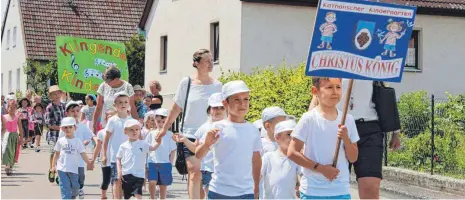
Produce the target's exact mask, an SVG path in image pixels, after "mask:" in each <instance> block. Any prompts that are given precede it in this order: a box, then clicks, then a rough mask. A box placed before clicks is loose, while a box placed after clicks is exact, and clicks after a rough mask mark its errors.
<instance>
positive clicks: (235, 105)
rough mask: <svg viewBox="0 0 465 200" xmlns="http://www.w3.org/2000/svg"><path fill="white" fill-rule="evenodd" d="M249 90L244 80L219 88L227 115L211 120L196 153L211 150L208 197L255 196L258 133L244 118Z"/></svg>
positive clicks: (248, 197) (258, 155)
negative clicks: (224, 118) (211, 125)
mask: <svg viewBox="0 0 465 200" xmlns="http://www.w3.org/2000/svg"><path fill="white" fill-rule="evenodd" d="M249 92H250V90H249V89H248V87H247V85H246V84H245V83H244V82H243V81H231V82H228V83H226V84H225V85H224V86H223V88H222V94H223V106H224V107H225V108H226V109H227V111H228V118H227V119H226V120H222V121H219V122H215V123H214V124H213V128H214V129H213V130H211V131H209V132H208V133H207V134H204V136H203V138H202V139H201V141H200V145H199V146H198V147H197V149H196V152H195V156H196V157H197V158H198V159H201V158H203V157H204V156H205V155H206V154H207V153H208V151H210V149H211V151H212V152H213V157H214V166H213V171H214V173H213V175H212V180H211V181H210V186H209V192H208V199H253V198H258V194H259V181H260V169H261V165H262V161H261V157H260V152H261V151H262V143H261V141H260V134H259V132H258V130H257V128H255V127H254V126H253V125H252V124H251V123H249V122H247V121H246V120H245V115H246V114H247V112H248V111H249V99H250V96H249Z"/></svg>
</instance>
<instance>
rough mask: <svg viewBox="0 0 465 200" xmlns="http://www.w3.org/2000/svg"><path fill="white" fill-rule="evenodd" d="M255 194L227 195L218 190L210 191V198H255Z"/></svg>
mask: <svg viewBox="0 0 465 200" xmlns="http://www.w3.org/2000/svg"><path fill="white" fill-rule="evenodd" d="M254 197H255V195H254V194H244V195H241V196H234V197H231V196H226V195H222V194H218V193H216V192H212V191H208V199H254Z"/></svg>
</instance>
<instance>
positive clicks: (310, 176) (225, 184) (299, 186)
mask: <svg viewBox="0 0 465 200" xmlns="http://www.w3.org/2000/svg"><path fill="white" fill-rule="evenodd" d="M203 53H204V54H209V53H208V51H204V52H203ZM195 55H196V54H195ZM195 55H194V58H195ZM197 56H199V55H198V54H197ZM204 58H208V59H211V56H210V57H208V56H203V57H202V56H200V57H199V58H198V59H197V60H199V61H202V59H204ZM202 62H203V61H202ZM205 65H206V66H207V65H208V63H206V64H205ZM195 66H197V67H198V68H197V70H199V71H201V70H203V67H204V66H202V65H201V64H199V65H195ZM206 71H207V70H206ZM112 73H117V72H112ZM199 73H207V74H208V72H199ZM188 80H189V82H190V78H189V79H185V80H183V81H182V83H181V84H180V85H181V87H180V88H181V89H179V88H178V91H179V92H180V93H182V94H179V95H180V96H177V97H176V98H178V99H177V100H176V101H177V102H178V103H176V104H175V106H174V108H175V109H176V112H174V113H175V114H177V115H179V112H181V110H182V109H181V108H183V107H184V104H185V103H188V102H190V101H188V100H187V99H186V98H187V97H188V95H189V90H188V89H187V90H186V88H184V86H182V85H183V84H187V83H188V82H187V81H188ZM193 81H194V79H193ZM209 81H210V83H213V84H215V86H214V87H211V89H212V91H208V95H207V94H206V93H204V92H205V91H203V90H205V88H207V89H208V88H209V87H210V86H209V85H195V84H197V83H194V82H192V83H191V84H192V86H193V87H194V91H192V92H198V93H199V94H195V93H194V97H197V96H195V95H207V96H206V97H205V96H202V97H198V98H199V100H198V102H197V104H198V105H197V104H196V105H195V106H198V107H191V108H190V109H195V113H192V110H191V111H190V112H191V113H190V114H189V115H190V116H188V117H190V119H189V120H193V118H195V117H196V114H197V113H198V114H199V116H201V117H202V120H203V122H202V123H203V124H202V125H201V126H200V127H199V128H196V129H195V132H192V131H193V130H194V129H188V131H191V132H192V133H190V134H183V133H178V132H174V130H172V129H170V128H168V129H166V128H167V127H170V124H171V123H172V121H171V120H173V119H174V117H172V118H173V119H171V118H170V115H171V114H170V113H173V111H172V110H168V109H166V108H164V107H162V108H157V109H148V108H151V107H147V106H146V105H144V100H145V99H148V98H145V97H146V93H147V91H146V89H144V88H143V87H142V86H139V85H137V86H136V87H134V92H131V90H132V86H131V85H125V86H126V87H125V88H127V89H128V91H129V93H128V92H127V91H126V90H122V91H119V92H115V93H114V94H113V96H108V95H109V94H106V96H105V97H104V98H110V99H111V101H112V105H108V104H109V103H108V99H102V96H99V97H97V96H95V95H93V94H86V95H85V96H84V95H83V96H82V97H84V102H85V105H83V104H81V103H80V102H79V101H77V100H72V99H66V101H64V102H66V103H64V102H62V98H61V97H62V93H63V91H62V90H61V89H60V88H59V86H50V88H49V90H48V91H49V92H48V97H49V100H50V103H49V104H48V105H47V106H46V108H44V106H42V104H31V102H30V101H29V100H28V99H27V98H21V99H20V100H19V101H17V99H16V97H15V96H14V95H7V96H6V98H5V101H6V103H7V104H6V105H7V108H6V114H4V115H2V138H3V140H2V164H3V165H5V172H6V174H7V175H8V176H11V175H12V174H13V170H14V165H15V163H17V162H18V157H19V153H18V151H19V150H20V149H21V148H18V147H21V146H23V145H25V146H24V147H25V148H26V147H27V148H31V147H33V146H35V149H34V150H35V151H36V152H38V153H40V150H41V146H40V144H41V141H42V140H41V137H42V136H45V135H47V141H48V144H49V146H51V149H52V151H51V153H52V160H51V163H50V170H49V171H50V172H49V175H48V176H49V177H48V178H49V181H50V182H56V183H57V184H58V185H59V191H60V195H61V198H63V199H74V198H80V199H84V198H85V196H86V193H85V192H84V190H88V189H89V190H90V188H88V187H90V186H89V183H86V181H85V179H86V174H87V176H89V173H92V175H95V173H97V172H98V173H101V174H99V175H98V180H99V182H98V187H99V192H98V194H92V195H99V196H100V197H99V198H101V199H108V198H112V199H122V198H124V199H130V198H136V199H142V198H143V197H144V198H150V199H157V198H160V199H166V198H172V196H170V192H173V191H174V189H170V188H172V185H173V184H179V182H177V183H176V180H174V179H175V175H176V174H177V173H178V172H177V171H176V170H177V168H175V167H174V166H175V163H177V155H178V156H179V153H181V154H182V155H190V158H188V157H185V158H184V159H185V160H184V162H182V163H183V164H184V165H185V168H186V169H192V168H191V167H192V166H191V165H192V164H193V163H194V164H195V163H196V162H197V161H196V160H198V162H199V169H200V172H201V173H200V174H201V179H200V182H201V187H200V188H197V187H196V186H195V187H194V186H188V183H187V182H186V181H181V184H185V186H184V187H183V190H185V191H186V192H187V191H189V192H187V193H188V194H189V193H190V194H189V196H197V195H198V196H199V198H200V199H257V198H260V199H296V198H301V199H350V198H351V195H350V194H351V193H350V172H349V163H354V162H355V161H356V160H357V156H358V149H357V141H358V140H359V136H358V132H357V128H356V125H355V120H354V118H353V117H352V116H351V115H350V114H348V115H347V116H346V121H345V123H344V125H341V119H342V111H340V110H338V109H337V107H336V106H337V104H338V103H339V102H340V101H341V96H342V89H341V88H342V81H341V79H339V78H326V77H313V78H312V83H313V86H311V93H312V94H308V95H312V96H313V101H312V104H314V105H313V106H310V107H311V108H310V109H309V111H308V112H306V113H304V114H303V115H302V116H298V117H297V118H298V119H299V120H298V121H296V117H293V116H290V115H288V114H287V113H286V111H285V109H283V108H281V107H279V105H267V107H265V108H264V109H263V110H262V111H261V118H260V120H258V121H256V122H255V123H253V124H252V123H251V122H249V121H247V119H246V115H247V114H248V112H249V108H250V105H251V104H253V101H251V94H253V93H254V92H255V91H253V90H250V89H249V87H248V86H247V85H246V83H245V82H244V81H241V80H234V81H229V82H225V83H224V85H222V84H221V83H219V82H217V80H215V79H212V80H209ZM157 83H158V82H157ZM124 84H126V82H124ZM127 84H129V83H127ZM155 85H156V84H155ZM197 86H198V87H199V88H200V86H202V88H201V89H198V88H195V87H197ZM150 87H154V85H153V84H152V85H151V86H150ZM158 88H161V87H158ZM219 88H220V89H221V90H220V91H218V90H219ZM134 95H136V98H135V101H131V100H130V99H131V98H133V96H134ZM189 96H191V97H192V96H193V95H192V93H191V95H189ZM194 100H195V101H197V100H196V99H194ZM194 100H192V101H194ZM98 101H100V102H105V103H106V104H107V105H106V106H107V107H106V109H105V110H104V112H103V113H104V114H103V115H102V116H101V117H95V116H93V115H94V110H95V108H96V105H97V104H98V103H97V102H98ZM131 102H132V103H134V104H136V105H130V104H131ZM179 102H181V103H179ZM309 103H310V102H309ZM188 104H192V102H191V103H188ZM200 104H202V105H200ZM131 108H136V109H138V112H137V115H136V116H139V118H137V119H136V118H133V116H131V114H132V112H131V111H130V109H131ZM184 108H185V107H184ZM200 108H202V110H200ZM178 111H179V112H178ZM201 112H202V113H201ZM177 115H176V116H177ZM204 115H205V116H206V118H204ZM99 116H100V114H99ZM92 119H97V120H98V122H97V123H99V124H98V127H101V129H99V130H97V132H96V133H93V132H92V131H93V129H92V126H91V125H92V124H93V123H92ZM195 120H197V121H198V120H200V119H195ZM30 123H32V124H33V126H32V127H31V126H29V124H30ZM196 123H197V122H196ZM199 123H200V122H199ZM45 133H47V134H45ZM23 135H24V139H23ZM32 137H35V144H34V145H33V144H32V143H31V139H32ZM191 137H193V138H191ZM338 139H341V140H342V142H341V146H340V147H341V148H340V149H341V150H340V151H339V156H338V160H337V165H336V166H333V156H334V154H335V149H336V148H335V146H336V143H337V140H338ZM92 142H94V143H95V146H93V145H92ZM178 144H182V145H184V146H183V147H182V148H178ZM42 145H44V144H42ZM91 146H93V147H94V148H93V149H92V148H91ZM26 150H27V149H26ZM26 150H23V151H26ZM91 151H92V152H91ZM178 151H181V152H178ZM186 152H187V153H188V154H186ZM90 153H92V154H90ZM88 154H89V156H87V155H88ZM47 159H48V157H47ZM187 160H190V161H189V162H187ZM96 163H99V164H100V168H101V170H100V169H99V170H96V171H95V172H89V171H90V170H94V166H95V164H96ZM186 163H187V164H186ZM173 168H174V169H173ZM45 170H47V169H45ZM178 171H179V170H178ZM191 173H196V172H191ZM186 175H187V173H186ZM195 176H197V175H195ZM88 178H89V177H88ZM190 178H191V179H189V180H191V181H192V180H194V179H192V177H190ZM52 184H55V183H52ZM189 184H197V183H196V182H189ZM170 186H171V187H170ZM96 187H97V186H96ZM146 188H148V190H146ZM188 188H189V189H188ZM192 188H195V189H196V190H195V194H192V192H194V191H193V190H192ZM197 189H198V191H197ZM170 190H172V191H170ZM57 192H58V188H57ZM94 193H95V192H94ZM191 198H192V197H191Z"/></svg>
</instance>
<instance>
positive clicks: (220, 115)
mask: <svg viewBox="0 0 465 200" xmlns="http://www.w3.org/2000/svg"><path fill="white" fill-rule="evenodd" d="M207 113H208V115H209V119H208V120H207V122H205V123H204V124H203V125H202V126H200V128H199V129H197V132H195V138H196V139H197V140H196V142H195V143H193V142H191V141H190V140H188V139H187V137H184V136H183V135H182V134H176V135H175V136H174V139H175V140H176V142H183V143H184V144H185V145H186V146H187V148H189V150H190V151H192V152H195V149H196V148H197V146H198V142H197V141H200V140H201V139H202V138H203V136H204V135H205V134H207V132H208V131H210V130H212V129H213V123H214V122H217V121H221V120H224V118H225V116H226V111H225V109H224V107H223V95H222V94H221V93H214V94H212V95H211V96H210V97H209V98H208V108H207ZM200 172H202V186H203V188H202V191H200V198H201V199H204V198H205V197H206V196H207V194H208V186H209V185H210V181H211V179H212V174H213V152H212V151H209V152H208V153H207V155H205V157H203V159H202V163H201V166H200Z"/></svg>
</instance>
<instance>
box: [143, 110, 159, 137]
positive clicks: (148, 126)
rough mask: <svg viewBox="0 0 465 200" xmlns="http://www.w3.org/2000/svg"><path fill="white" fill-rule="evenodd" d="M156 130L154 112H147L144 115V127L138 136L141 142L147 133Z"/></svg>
mask: <svg viewBox="0 0 465 200" xmlns="http://www.w3.org/2000/svg"><path fill="white" fill-rule="evenodd" d="M156 128H157V127H155V111H149V112H147V113H145V115H144V127H143V128H142V130H141V134H140V138H141V140H145V138H147V135H148V134H149V132H150V131H152V130H153V129H156Z"/></svg>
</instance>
